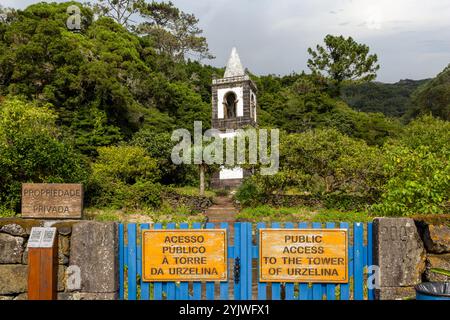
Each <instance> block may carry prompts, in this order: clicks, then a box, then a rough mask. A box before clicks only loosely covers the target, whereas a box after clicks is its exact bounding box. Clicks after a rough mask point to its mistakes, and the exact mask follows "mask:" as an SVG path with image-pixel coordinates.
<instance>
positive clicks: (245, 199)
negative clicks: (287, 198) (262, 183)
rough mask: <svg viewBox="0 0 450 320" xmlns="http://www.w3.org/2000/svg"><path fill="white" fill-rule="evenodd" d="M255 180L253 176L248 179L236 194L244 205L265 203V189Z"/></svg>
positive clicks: (237, 198) (236, 197)
mask: <svg viewBox="0 0 450 320" xmlns="http://www.w3.org/2000/svg"><path fill="white" fill-rule="evenodd" d="M255 180H256V179H254V178H252V177H250V178H248V179H246V180H245V181H244V182H243V183H242V185H241V186H240V187H239V189H238V190H237V191H236V194H235V195H234V197H235V199H236V200H238V201H239V202H240V204H241V205H242V206H244V207H251V206H256V205H258V204H261V203H263V199H264V190H262V189H261V188H260V187H259V186H258V185H257V183H256V182H255Z"/></svg>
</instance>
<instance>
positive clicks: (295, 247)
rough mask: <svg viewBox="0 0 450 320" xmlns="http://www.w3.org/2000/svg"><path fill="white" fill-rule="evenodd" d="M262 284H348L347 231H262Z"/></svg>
mask: <svg viewBox="0 0 450 320" xmlns="http://www.w3.org/2000/svg"><path fill="white" fill-rule="evenodd" d="M259 236H260V239H259V241H260V242H259V243H260V247H259V256H260V259H259V261H260V265H259V279H260V282H302V283H308V282H312V283H314V282H316V283H317V282H319V283H323V282H326V283H347V282H348V257H347V252H348V251H347V242H348V239H347V230H346V229H260V233H259Z"/></svg>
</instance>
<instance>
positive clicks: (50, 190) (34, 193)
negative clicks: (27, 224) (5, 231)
mask: <svg viewBox="0 0 450 320" xmlns="http://www.w3.org/2000/svg"><path fill="white" fill-rule="evenodd" d="M82 211H83V186H82V185H81V184H56V183H24V184H22V217H23V218H52V219H54V218H56V219H79V218H81V215H82Z"/></svg>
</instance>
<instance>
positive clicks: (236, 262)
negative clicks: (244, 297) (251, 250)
mask: <svg viewBox="0 0 450 320" xmlns="http://www.w3.org/2000/svg"><path fill="white" fill-rule="evenodd" d="M240 278H241V259H239V257H237V258H236V259H235V260H234V283H239V279H240Z"/></svg>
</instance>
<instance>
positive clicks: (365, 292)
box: [119, 222, 374, 300]
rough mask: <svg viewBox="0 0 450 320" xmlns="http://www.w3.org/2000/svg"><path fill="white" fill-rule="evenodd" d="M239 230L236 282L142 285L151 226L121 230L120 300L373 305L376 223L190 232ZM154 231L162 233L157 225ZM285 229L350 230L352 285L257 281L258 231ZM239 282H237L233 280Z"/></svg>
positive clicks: (232, 260) (238, 226) (232, 250)
mask: <svg viewBox="0 0 450 320" xmlns="http://www.w3.org/2000/svg"><path fill="white" fill-rule="evenodd" d="M203 227H204V228H206V229H214V228H216V227H218V228H221V229H227V230H230V227H232V228H231V229H234V234H233V236H234V241H233V243H232V244H231V243H230V241H229V243H228V264H229V268H228V270H229V271H231V273H230V274H232V275H233V277H229V280H228V281H227V282H218V283H215V282H206V283H201V282H152V283H149V282H143V281H142V270H141V269H142V256H141V255H142V252H141V239H140V235H141V231H142V230H145V229H149V228H150V225H149V224H135V223H129V224H120V225H119V272H120V274H119V298H120V299H128V300H163V299H164V300H202V299H206V300H214V299H220V300H230V299H234V300H252V299H258V300H268V299H271V300H280V299H285V300H364V299H367V300H373V298H374V292H373V290H372V289H369V288H368V286H367V276H368V274H367V267H368V266H371V265H372V223H353V224H349V223H345V222H342V223H340V224H334V223H325V224H324V225H323V224H322V223H312V224H308V223H298V224H294V223H285V224H281V223H272V224H270V225H266V224H264V223H258V224H257V225H253V224H251V223H247V222H242V223H239V222H238V223H234V224H233V225H232V226H229V225H228V224H227V223H221V224H220V225H215V224H212V223H207V224H206V225H204V226H203V225H202V224H200V223H194V224H193V225H192V227H191V229H202V228H203ZM153 228H154V229H163V225H162V224H159V223H156V224H154V225H153ZM165 228H166V229H176V228H180V229H189V228H190V227H189V225H188V224H186V223H181V224H179V225H178V226H177V225H176V224H175V223H168V224H167V226H166V227H165ZM261 228H286V229H294V228H298V229H310V228H312V229H321V228H329V229H333V228H341V229H347V230H348V235H349V241H348V243H349V246H348V251H349V252H348V270H349V282H348V283H346V284H334V283H265V282H259V281H258V279H257V276H256V275H257V266H258V265H259V264H258V263H257V262H258V258H259V257H258V255H259V250H258V249H259V247H258V245H259V244H258V241H257V239H258V237H257V234H258V230H259V229H261ZM234 277H235V278H236V279H234Z"/></svg>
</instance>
